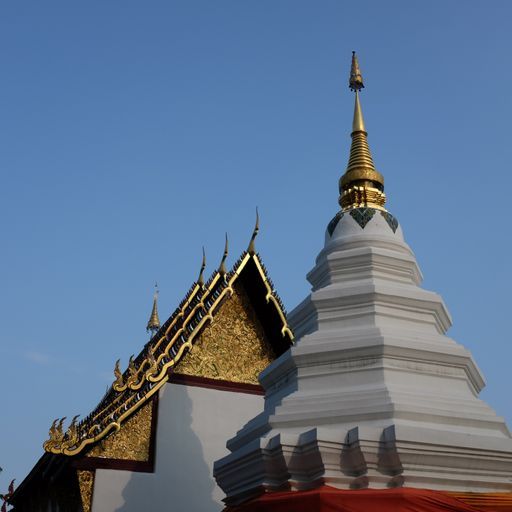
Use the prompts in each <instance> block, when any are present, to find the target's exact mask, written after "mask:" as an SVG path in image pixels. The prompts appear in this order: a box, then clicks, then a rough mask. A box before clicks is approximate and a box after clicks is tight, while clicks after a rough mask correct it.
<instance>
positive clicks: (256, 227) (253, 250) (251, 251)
mask: <svg viewBox="0 0 512 512" xmlns="http://www.w3.org/2000/svg"><path fill="white" fill-rule="evenodd" d="M259 231H260V214H259V212H258V207H257V206H256V224H255V225H254V230H253V232H252V236H251V241H250V242H249V248H248V249H247V252H248V253H249V254H250V255H251V256H252V255H254V254H256V244H255V243H254V241H255V240H256V237H257V236H258V233H259Z"/></svg>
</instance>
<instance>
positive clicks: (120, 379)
mask: <svg viewBox="0 0 512 512" xmlns="http://www.w3.org/2000/svg"><path fill="white" fill-rule="evenodd" d="M120 362H121V360H120V359H118V360H117V361H116V366H115V368H114V376H115V378H116V380H115V381H114V384H113V385H112V386H113V388H114V389H115V390H116V391H118V390H119V388H122V387H123V386H124V380H123V374H122V372H121V368H120V367H119V364H120Z"/></svg>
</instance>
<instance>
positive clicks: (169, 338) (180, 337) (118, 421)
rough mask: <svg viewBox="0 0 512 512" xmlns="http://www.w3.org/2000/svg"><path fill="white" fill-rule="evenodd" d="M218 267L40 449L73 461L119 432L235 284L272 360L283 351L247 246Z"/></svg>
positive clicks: (266, 289) (258, 265)
mask: <svg viewBox="0 0 512 512" xmlns="http://www.w3.org/2000/svg"><path fill="white" fill-rule="evenodd" d="M224 261H225V257H223V260H222V263H221V265H220V266H219V268H218V269H217V270H216V271H215V272H214V273H213V274H212V275H211V277H210V279H209V280H208V281H207V282H206V283H203V279H202V272H201V274H200V277H199V278H198V280H197V281H196V282H194V284H193V285H192V286H191V288H190V290H189V291H188V293H187V294H186V295H185V298H184V299H183V300H182V302H181V303H180V305H179V306H178V307H177V308H176V310H175V311H174V312H173V313H172V314H171V316H170V317H169V318H168V319H167V320H166V321H165V322H164V323H163V325H162V326H161V327H160V328H159V329H158V330H157V331H156V333H155V334H154V336H153V337H152V338H151V339H150V341H149V342H148V343H146V345H145V346H144V348H143V349H142V350H141V352H140V353H139V355H138V356H137V357H135V358H133V357H132V358H130V362H129V365H128V368H127V369H126V371H124V372H121V370H120V368H119V361H117V363H116V368H115V371H114V373H115V375H116V380H115V382H114V383H113V384H112V386H111V387H110V388H109V389H108V390H107V392H106V394H105V395H104V397H103V398H102V399H101V400H100V402H99V404H98V405H97V406H96V408H95V409H94V410H93V411H92V412H91V413H90V414H89V415H88V416H87V417H86V418H84V419H83V420H82V421H80V422H78V421H77V417H75V418H73V420H72V422H71V424H70V426H69V427H68V429H67V431H66V432H64V430H63V422H64V420H63V419H62V420H60V421H59V420H55V421H54V422H53V424H52V426H51V427H50V432H49V435H50V438H49V439H48V441H46V442H45V443H44V445H43V446H44V449H45V451H46V452H49V453H54V454H64V455H68V456H72V455H77V454H79V453H81V452H82V451H83V450H84V449H85V448H86V447H91V446H92V445H93V444H95V443H96V442H98V441H100V440H101V439H103V438H105V437H106V436H107V435H109V434H110V433H113V432H115V431H118V430H120V428H121V426H122V424H123V422H125V421H126V420H127V419H128V418H129V417H130V416H132V415H133V414H134V413H135V412H136V411H137V410H138V409H139V408H140V407H142V406H143V405H144V404H145V403H147V402H148V401H149V400H150V398H151V397H152V396H154V395H155V393H157V392H158V390H159V389H160V388H161V387H162V386H163V385H164V384H165V383H166V382H167V381H168V380H169V378H170V375H171V374H172V372H173V371H174V370H175V369H176V368H177V367H178V365H179V363H180V362H181V361H182V360H183V358H184V356H185V355H186V354H187V353H188V351H190V350H191V349H192V347H193V346H194V343H195V342H196V340H197V338H198V335H199V334H200V333H201V332H202V331H203V330H204V328H205V327H206V326H207V325H209V324H210V323H211V322H212V321H213V318H214V316H215V315H216V314H217V312H218V311H219V310H220V308H221V305H222V304H223V302H224V301H225V300H226V299H227V298H229V297H230V296H231V295H233V293H234V289H233V287H234V285H235V283H237V286H238V283H240V284H243V286H244V287H245V288H246V290H247V291H248V293H249V295H250V298H251V302H252V303H253V306H254V308H255V310H256V312H257V314H258V317H259V319H260V321H261V323H262V326H263V328H264V330H265V332H266V334H267V335H268V339H269V342H270V343H271V344H272V349H273V351H274V352H275V354H276V356H278V355H280V354H282V353H283V352H285V351H286V350H287V349H288V348H289V346H290V345H291V344H292V342H293V333H292V331H291V329H290V327H289V326H288V323H287V320H286V313H285V309H284V306H283V304H282V302H281V300H280V298H279V296H278V295H277V293H276V291H275V289H274V286H273V283H272V281H271V280H270V278H269V277H268V274H267V271H266V268H265V266H264V265H263V263H262V261H261V259H260V257H259V255H258V254H257V253H255V252H254V247H253V244H252V245H251V246H250V248H249V250H248V251H244V252H243V253H242V255H241V256H240V258H239V259H238V261H237V262H236V263H235V265H234V266H233V268H232V269H231V270H230V271H226V269H225V266H224Z"/></svg>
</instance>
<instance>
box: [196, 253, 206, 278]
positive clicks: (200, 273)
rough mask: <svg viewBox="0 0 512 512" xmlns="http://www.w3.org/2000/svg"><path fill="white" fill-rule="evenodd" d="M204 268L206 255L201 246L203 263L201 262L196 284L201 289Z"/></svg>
mask: <svg viewBox="0 0 512 512" xmlns="http://www.w3.org/2000/svg"><path fill="white" fill-rule="evenodd" d="M205 268H206V253H205V251H204V246H203V261H202V262H201V270H200V271H199V277H198V278H197V284H198V285H199V286H200V287H201V288H202V287H203V286H204V270H205Z"/></svg>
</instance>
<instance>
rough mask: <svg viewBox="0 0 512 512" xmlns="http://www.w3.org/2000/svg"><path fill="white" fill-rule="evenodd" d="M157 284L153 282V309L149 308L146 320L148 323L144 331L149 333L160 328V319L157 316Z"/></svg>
mask: <svg viewBox="0 0 512 512" xmlns="http://www.w3.org/2000/svg"><path fill="white" fill-rule="evenodd" d="M157 300H158V285H157V283H155V293H154V294H153V309H152V310H151V315H150V317H149V320H148V325H147V326H146V331H147V332H150V331H151V334H155V332H156V331H158V329H160V319H159V318H158V305H157Z"/></svg>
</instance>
